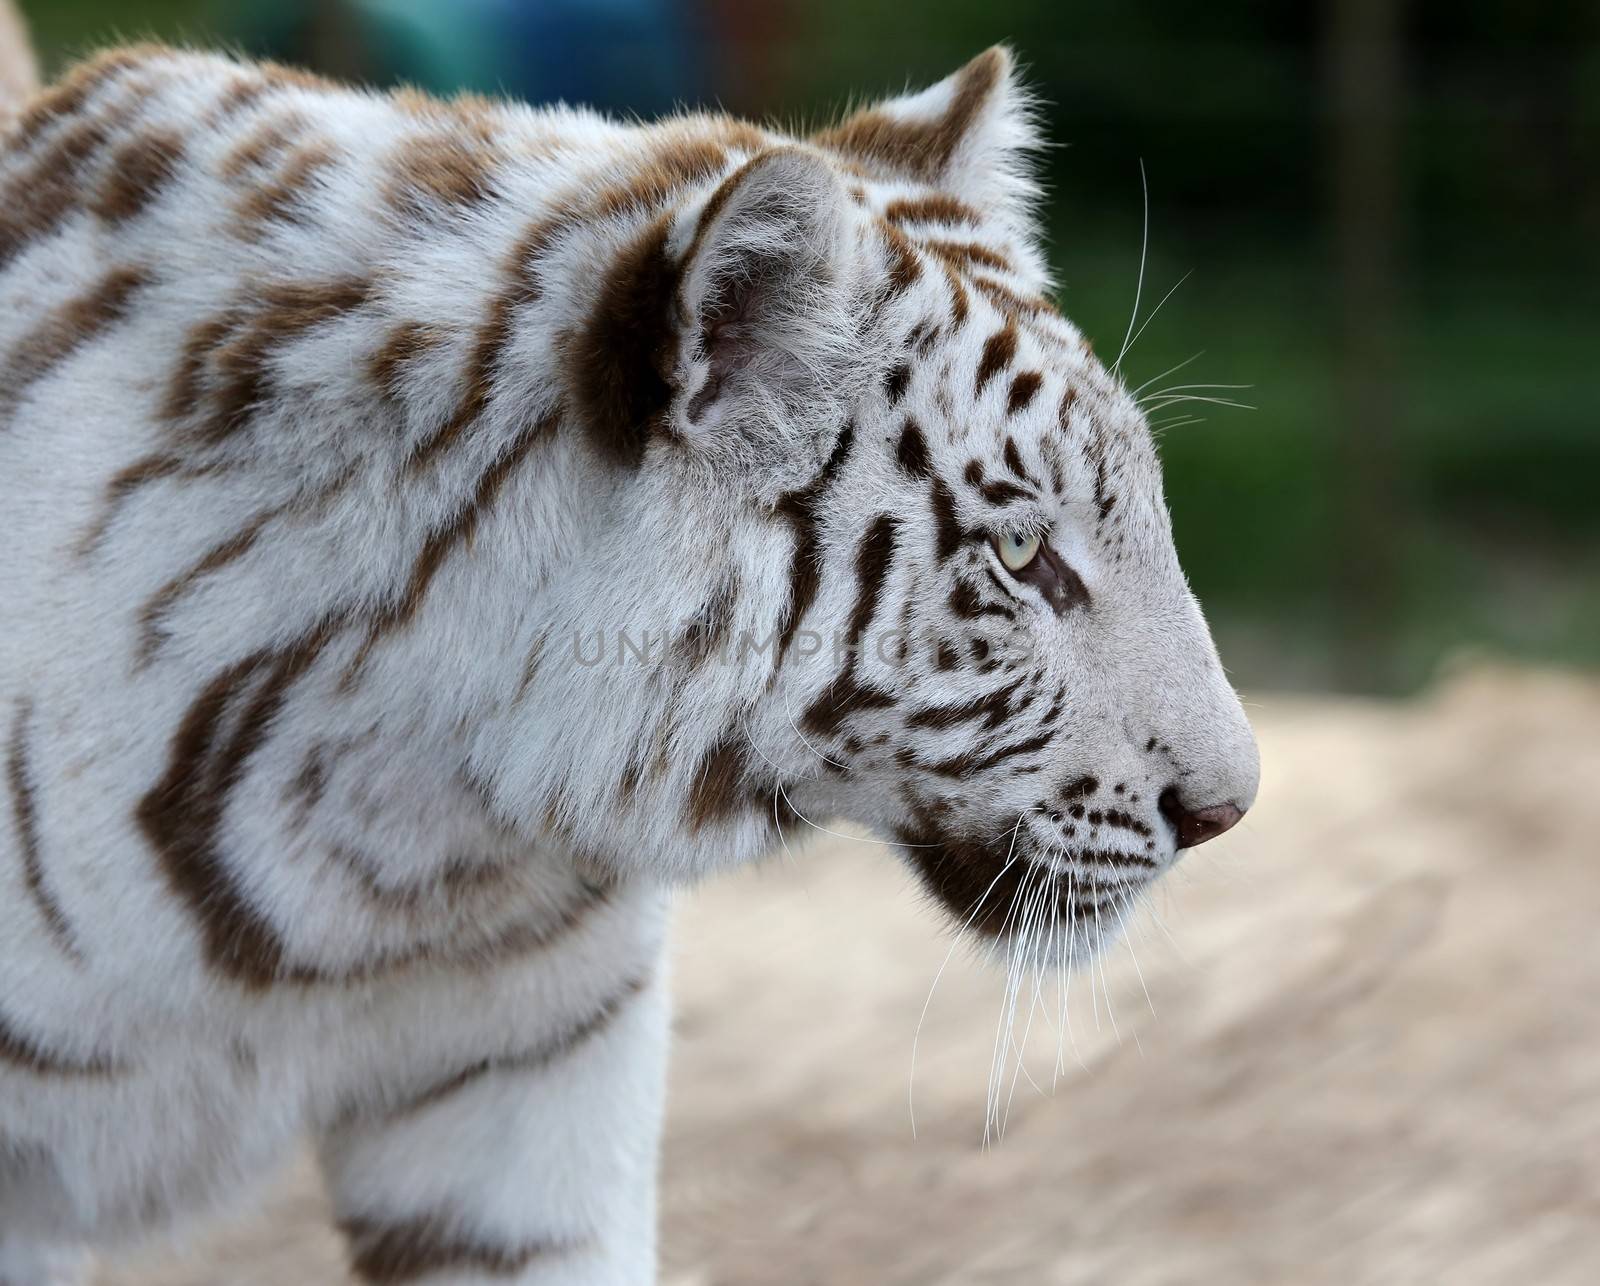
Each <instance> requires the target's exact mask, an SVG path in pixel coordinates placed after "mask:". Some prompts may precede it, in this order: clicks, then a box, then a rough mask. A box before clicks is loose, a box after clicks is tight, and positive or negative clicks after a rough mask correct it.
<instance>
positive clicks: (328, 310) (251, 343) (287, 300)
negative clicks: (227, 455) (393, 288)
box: [164, 277, 375, 443]
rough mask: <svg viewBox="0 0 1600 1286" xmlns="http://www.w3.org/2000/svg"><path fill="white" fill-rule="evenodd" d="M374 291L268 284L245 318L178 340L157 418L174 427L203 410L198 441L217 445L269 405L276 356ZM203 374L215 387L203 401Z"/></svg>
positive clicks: (215, 321) (338, 284) (365, 283)
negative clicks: (161, 414)
mask: <svg viewBox="0 0 1600 1286" xmlns="http://www.w3.org/2000/svg"><path fill="white" fill-rule="evenodd" d="M374 288H375V287H374V283H373V282H372V281H371V280H370V279H367V278H363V277H340V278H334V279H332V280H328V281H284V282H275V283H273V284H271V285H268V286H266V287H265V288H263V290H262V291H261V294H260V296H259V298H258V299H256V300H254V301H252V304H253V311H252V312H250V313H248V314H246V313H244V312H243V310H242V309H243V306H235V307H234V308H231V309H229V310H227V311H225V312H223V313H221V314H219V315H218V316H216V317H213V318H210V319H208V320H206V321H203V322H200V323H198V324H197V325H196V326H194V327H193V328H192V329H191V330H190V332H189V337H188V339H187V341H186V342H185V346H184V352H183V355H182V359H181V360H180V362H179V365H178V369H177V371H176V372H175V373H174V375H173V380H172V384H171V386H170V387H169V389H168V393H167V402H166V407H165V410H164V414H165V415H166V416H167V418H169V419H171V420H174V421H181V420H183V419H185V418H187V417H188V416H189V415H191V414H193V413H194V412H195V411H198V410H200V409H201V408H202V406H204V411H205V414H204V416H203V418H202V419H201V420H200V422H199V423H198V425H197V426H196V427H197V431H198V433H199V435H200V438H201V440H202V441H203V442H207V443H217V442H222V441H224V440H225V439H227V438H228V437H229V436H231V435H232V434H233V433H235V432H237V431H238V430H239V429H241V428H242V427H243V426H244V425H245V424H246V423H248V422H249V420H250V417H251V416H252V415H253V414H254V413H255V411H256V410H257V409H258V408H259V407H260V406H261V405H262V404H263V403H264V402H266V401H267V400H268V398H269V395H270V393H271V387H272V380H271V375H272V371H271V367H272V363H273V359H274V357H275V356H276V350H277V349H278V348H280V347H282V346H283V345H286V344H288V343H289V342H290V341H292V340H294V339H297V338H298V337H299V336H301V335H303V334H304V333H305V332H306V331H308V330H311V329H313V328H315V327H317V326H321V325H324V324H326V323H328V322H332V321H336V320H338V319H339V318H341V317H343V316H346V315H347V314H349V313H352V312H355V311H356V310H358V309H359V308H361V307H362V306H363V305H364V304H365V303H366V302H367V301H368V300H369V299H370V298H371V297H372V293H373V290H374ZM208 373H209V374H211V375H212V377H213V379H214V381H215V388H214V390H212V392H211V396H210V398H209V399H207V398H206V397H205V395H204V389H205V385H206V375H207V374H208ZM207 401H209V405H205V403H206V402H207Z"/></svg>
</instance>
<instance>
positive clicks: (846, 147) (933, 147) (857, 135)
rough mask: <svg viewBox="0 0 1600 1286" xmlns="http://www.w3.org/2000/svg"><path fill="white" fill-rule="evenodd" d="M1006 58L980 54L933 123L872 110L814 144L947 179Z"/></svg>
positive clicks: (962, 73) (960, 75)
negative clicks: (948, 168)
mask: <svg viewBox="0 0 1600 1286" xmlns="http://www.w3.org/2000/svg"><path fill="white" fill-rule="evenodd" d="M1005 68H1006V57H1005V55H1004V54H1003V53H1001V52H1000V51H999V50H997V49H991V50H988V51H987V52H985V53H982V54H979V55H978V57H976V58H974V59H973V60H972V61H971V62H970V63H968V64H967V65H966V66H965V67H963V68H962V69H961V70H960V71H959V72H957V73H956V83H955V86H954V93H953V94H952V95H951V98H950V104H949V106H948V107H946V108H945V110H944V113H943V114H942V115H941V116H938V117H936V118H934V119H932V120H904V119H898V118H896V117H893V116H890V115H889V114H888V113H887V112H885V111H883V110H882V109H880V108H869V109H868V110H866V111H863V112H858V113H857V114H856V115H854V116H852V117H850V119H848V120H846V121H844V122H843V123H841V124H839V125H836V126H834V127H833V128H832V129H827V130H823V131H822V132H821V133H820V134H817V135H816V136H815V137H814V141H815V142H817V143H819V144H821V145H822V146H823V147H829V148H833V149H835V150H836V151H839V152H843V153H844V154H845V155H847V156H853V157H856V158H857V159H859V160H862V161H865V162H868V163H875V164H877V165H880V166H882V167H884V168H886V169H888V170H891V171H896V172H901V173H905V174H909V175H912V176H914V177H916V178H919V179H922V180H924V181H926V182H933V181H935V180H937V179H938V178H939V177H940V175H942V174H943V173H944V168H945V166H946V165H948V164H949V162H950V158H951V157H952V156H953V155H954V154H955V150H956V148H957V147H959V146H960V144H961V141H962V139H964V138H965V137H966V136H967V133H968V131H970V130H971V128H972V125H973V122H974V121H976V119H977V117H978V113H979V112H980V111H982V109H983V106H984V104H985V103H987V102H988V101H989V98H990V97H991V95H993V93H994V91H995V89H996V88H997V87H998V85H999V84H1000V80H1001V78H1002V76H1003V75H1004V74H1005Z"/></svg>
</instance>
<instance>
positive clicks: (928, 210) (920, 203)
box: [883, 192, 983, 226]
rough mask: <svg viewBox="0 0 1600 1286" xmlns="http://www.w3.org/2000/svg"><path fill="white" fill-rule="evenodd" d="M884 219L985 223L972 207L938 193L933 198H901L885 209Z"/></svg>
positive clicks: (894, 221) (904, 221)
mask: <svg viewBox="0 0 1600 1286" xmlns="http://www.w3.org/2000/svg"><path fill="white" fill-rule="evenodd" d="M883 217H884V218H885V219H887V220H888V221H889V222H890V223H937V224H942V225H949V224H963V223H967V224H972V225H974V226H975V225H977V224H979V223H981V222H982V221H983V218H982V216H981V215H980V214H979V213H978V212H977V211H976V210H974V209H973V208H972V207H971V206H970V205H967V204H966V203H965V202H963V201H958V200H956V198H955V197H953V196H946V195H945V194H944V193H942V192H936V193H934V194H932V195H931V196H921V197H901V198H899V199H897V200H894V201H891V202H889V204H888V205H887V206H885V207H884V211H883Z"/></svg>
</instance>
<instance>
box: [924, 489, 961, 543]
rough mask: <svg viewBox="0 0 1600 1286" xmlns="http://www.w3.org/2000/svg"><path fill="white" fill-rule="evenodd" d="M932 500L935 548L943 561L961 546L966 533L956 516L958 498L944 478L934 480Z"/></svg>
mask: <svg viewBox="0 0 1600 1286" xmlns="http://www.w3.org/2000/svg"><path fill="white" fill-rule="evenodd" d="M930 500H931V502H932V504H933V522H934V533H935V545H934V548H935V552H936V553H937V554H938V556H939V561H940V562H941V563H942V562H944V561H945V560H946V559H947V558H949V557H950V555H952V554H953V553H955V552H956V550H958V549H960V548H961V542H962V540H963V539H965V533H964V532H963V531H962V530H961V521H960V519H959V518H958V517H957V516H956V498H955V496H954V495H953V494H952V493H951V491H950V488H949V487H948V486H947V485H946V484H945V481H944V479H943V478H935V479H934V480H933V490H932V494H931V496H930Z"/></svg>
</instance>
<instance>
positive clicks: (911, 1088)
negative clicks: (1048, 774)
mask: <svg viewBox="0 0 1600 1286" xmlns="http://www.w3.org/2000/svg"><path fill="white" fill-rule="evenodd" d="M1027 815H1028V814H1027V810H1024V811H1023V812H1021V813H1018V814H1017V824H1016V825H1015V826H1013V827H1012V828H1011V848H1010V849H1009V850H1007V852H1006V861H1005V865H1004V866H1002V867H1001V868H1000V870H999V871H998V872H996V874H995V877H994V879H992V880H990V881H989V887H988V888H986V889H984V891H983V892H982V893H980V894H978V896H977V899H976V900H975V901H974V902H973V904H972V910H971V911H970V912H969V913H968V915H967V918H966V919H965V920H964V921H963V922H962V924H961V928H960V929H958V930H957V931H956V935H955V936H954V937H953V938H952V939H951V940H950V949H949V950H948V951H946V952H945V953H944V959H943V960H942V961H940V962H939V971H938V972H937V973H936V974H934V975H933V985H932V986H930V987H929V988H928V998H927V999H926V1000H924V1001H923V1002H922V1013H921V1014H920V1015H918V1017H917V1030H916V1031H915V1032H914V1033H913V1034H912V1037H911V1075H910V1076H908V1077H907V1078H906V1109H907V1111H908V1112H909V1114H910V1116H911V1137H912V1138H913V1139H914V1138H916V1137H917V1104H916V1085H917V1047H918V1045H919V1044H920V1043H921V1041H922V1024H923V1023H925V1022H926V1021H927V1020H928V1010H929V1009H930V1008H931V1007H932V1006H933V993H934V992H935V991H937V990H938V988H939V979H941V978H943V977H944V971H945V966H947V965H948V964H949V963H950V957H951V956H952V955H954V954H955V950H956V947H957V946H958V945H959V944H960V942H961V935H962V934H963V933H965V932H966V931H967V930H968V929H969V928H971V927H972V922H973V920H975V919H977V917H978V912H979V911H980V910H981V909H982V908H983V904H984V903H985V902H987V901H988V900H989V894H991V893H992V892H994V887H995V885H997V884H998V883H1000V880H1001V878H1002V877H1003V876H1004V875H1005V873H1006V872H1007V871H1009V870H1010V869H1011V866H1012V864H1013V863H1014V862H1015V861H1016V860H1017V857H1016V849H1017V831H1018V830H1020V829H1021V827H1022V819H1023V818H1024V817H1026V816H1027Z"/></svg>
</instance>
